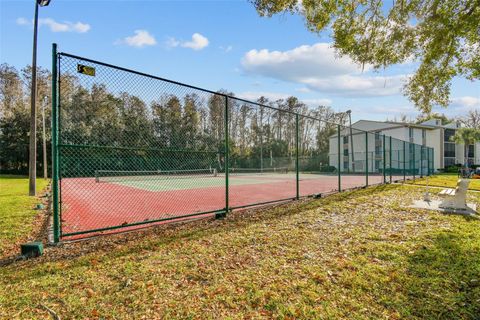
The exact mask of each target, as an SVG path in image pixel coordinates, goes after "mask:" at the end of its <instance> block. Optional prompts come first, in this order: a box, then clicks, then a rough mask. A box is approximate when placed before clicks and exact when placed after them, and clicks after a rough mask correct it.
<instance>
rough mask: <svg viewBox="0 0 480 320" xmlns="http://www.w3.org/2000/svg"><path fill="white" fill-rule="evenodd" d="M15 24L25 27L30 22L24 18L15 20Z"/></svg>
mask: <svg viewBox="0 0 480 320" xmlns="http://www.w3.org/2000/svg"><path fill="white" fill-rule="evenodd" d="M17 24H18V25H21V26H25V25H28V24H30V22H29V21H28V20H27V19H25V18H17Z"/></svg>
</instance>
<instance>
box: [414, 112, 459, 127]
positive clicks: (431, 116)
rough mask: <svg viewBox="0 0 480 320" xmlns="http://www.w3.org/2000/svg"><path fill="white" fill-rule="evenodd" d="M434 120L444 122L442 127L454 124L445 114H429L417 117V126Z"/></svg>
mask: <svg viewBox="0 0 480 320" xmlns="http://www.w3.org/2000/svg"><path fill="white" fill-rule="evenodd" d="M432 119H437V120H441V121H442V122H441V123H442V125H446V124H449V123H451V122H452V120H451V119H449V118H447V116H446V115H444V114H439V113H429V114H421V115H419V116H418V117H417V119H416V120H415V123H416V124H420V123H423V122H426V121H428V120H432Z"/></svg>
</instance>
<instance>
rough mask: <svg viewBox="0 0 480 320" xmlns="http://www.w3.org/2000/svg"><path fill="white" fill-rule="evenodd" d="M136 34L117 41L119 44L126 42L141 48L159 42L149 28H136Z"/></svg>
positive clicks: (128, 44)
mask: <svg viewBox="0 0 480 320" xmlns="http://www.w3.org/2000/svg"><path fill="white" fill-rule="evenodd" d="M134 33H135V35H133V36H129V37H125V38H123V39H122V40H120V41H117V42H116V43H117V44H126V45H127V46H131V47H137V48H141V47H144V46H153V45H155V44H157V40H155V37H154V36H153V35H151V34H150V33H149V32H148V31H147V30H135V31H134Z"/></svg>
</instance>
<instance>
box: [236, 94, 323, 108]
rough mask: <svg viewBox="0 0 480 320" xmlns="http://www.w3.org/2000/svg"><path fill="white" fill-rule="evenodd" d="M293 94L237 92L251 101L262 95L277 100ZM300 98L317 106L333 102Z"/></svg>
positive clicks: (238, 95)
mask: <svg viewBox="0 0 480 320" xmlns="http://www.w3.org/2000/svg"><path fill="white" fill-rule="evenodd" d="M291 96H292V95H291V94H287V93H282V92H268V91H245V92H242V93H239V94H237V97H239V98H242V99H245V100H250V101H257V99H258V98H260V97H265V98H267V99H268V100H270V101H276V100H280V99H287V98H289V97H291ZM299 100H300V101H301V102H303V103H305V104H306V105H308V106H310V107H317V106H319V105H322V106H330V105H331V104H332V100H330V99H299Z"/></svg>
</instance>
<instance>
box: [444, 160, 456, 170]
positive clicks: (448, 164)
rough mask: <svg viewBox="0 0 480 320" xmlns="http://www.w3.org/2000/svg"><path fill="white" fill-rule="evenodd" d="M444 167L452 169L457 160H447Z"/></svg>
mask: <svg viewBox="0 0 480 320" xmlns="http://www.w3.org/2000/svg"><path fill="white" fill-rule="evenodd" d="M443 165H444V167H445V168H446V167H450V166H454V165H455V158H445V159H444V163H443Z"/></svg>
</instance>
